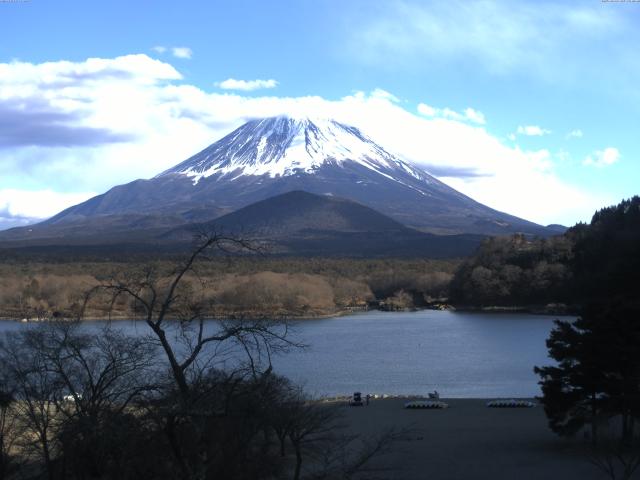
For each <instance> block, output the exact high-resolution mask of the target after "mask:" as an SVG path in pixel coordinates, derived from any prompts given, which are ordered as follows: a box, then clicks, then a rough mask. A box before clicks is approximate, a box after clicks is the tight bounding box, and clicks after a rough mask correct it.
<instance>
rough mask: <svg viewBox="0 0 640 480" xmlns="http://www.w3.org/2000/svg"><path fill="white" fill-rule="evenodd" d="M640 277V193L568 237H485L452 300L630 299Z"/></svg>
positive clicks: (576, 302) (575, 302)
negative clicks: (486, 238)
mask: <svg viewBox="0 0 640 480" xmlns="http://www.w3.org/2000/svg"><path fill="white" fill-rule="evenodd" d="M639 279H640V197H637V196H636V197H633V198H631V199H629V200H624V201H623V202H621V203H620V204H618V205H616V206H612V207H608V208H604V209H602V210H600V211H598V212H596V213H595V215H594V216H593V218H592V220H591V223H589V224H584V223H579V224H577V225H576V226H574V227H572V228H570V229H569V230H568V231H567V232H566V233H565V234H564V235H561V236H557V237H552V238H547V239H531V238H527V237H524V236H522V235H515V236H512V237H497V238H490V239H488V240H486V241H485V242H484V243H483V244H482V245H481V247H480V248H479V249H478V251H477V252H476V254H475V255H474V256H473V257H471V258H469V259H467V260H466V261H465V262H463V263H462V265H461V266H460V268H459V269H458V271H457V272H456V274H455V276H454V278H453V280H452V282H451V286H450V297H451V301H452V302H454V303H456V304H459V305H467V306H494V305H495V306H529V305H547V304H565V305H567V306H569V308H570V309H571V307H573V308H574V309H575V308H576V307H578V306H580V305H583V304H585V303H586V301H594V300H597V299H598V298H600V299H608V300H615V298H617V297H620V298H631V297H633V295H630V292H631V291H632V290H633V289H634V288H637V285H638V280H639Z"/></svg>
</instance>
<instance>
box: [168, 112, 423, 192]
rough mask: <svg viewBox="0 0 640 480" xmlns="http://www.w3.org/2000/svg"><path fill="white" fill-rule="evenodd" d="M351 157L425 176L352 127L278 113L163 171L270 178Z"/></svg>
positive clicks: (364, 163) (372, 165)
mask: <svg viewBox="0 0 640 480" xmlns="http://www.w3.org/2000/svg"><path fill="white" fill-rule="evenodd" d="M344 162H355V163H357V164H360V165H362V166H363V167H366V168H368V169H370V170H372V171H374V172H376V173H378V174H381V175H386V173H385V171H389V170H394V169H401V170H403V171H404V172H406V173H408V174H410V175H411V176H413V177H415V178H418V179H422V180H424V181H427V182H428V181H429V178H428V176H425V175H424V172H422V171H420V170H418V169H416V168H414V167H412V166H410V165H409V164H407V163H405V162H403V161H402V160H400V159H399V158H397V157H395V156H394V155H392V154H390V153H389V152H387V151H386V150H385V149H384V148H382V147H381V146H380V145H378V144H376V143H375V142H374V141H373V140H371V139H370V138H369V137H367V136H366V135H364V134H363V133H362V132H361V131H360V130H358V129H357V128H355V127H352V126H349V125H345V124H343V123H340V122H337V121H336V120H332V119H327V118H311V117H292V116H279V117H271V118H264V119H257V120H251V121H249V122H248V123H246V124H244V125H242V126H241V127H240V128H238V129H236V130H235V131H233V132H232V133H230V134H229V135H227V136H226V137H224V138H222V139H221V140H219V141H217V142H216V143H214V144H213V145H211V146H209V147H207V148H206V149H204V150H203V151H201V152H200V153H198V154H196V155H194V156H193V157H191V158H189V159H187V160H185V161H184V162H182V163H180V164H178V165H176V166H175V167H173V168H171V169H169V170H167V171H165V172H163V173H161V174H160V175H159V176H163V175H168V174H173V173H179V174H183V175H187V176H189V177H191V178H192V179H193V182H194V184H195V183H198V182H199V181H200V180H201V179H202V178H207V177H210V176H212V175H223V176H227V177H229V178H238V177H239V176H242V175H254V176H260V175H267V176H269V177H271V178H274V177H283V176H288V175H295V174H297V173H314V172H316V171H317V170H318V169H319V168H320V167H321V166H322V165H325V164H333V165H340V164H343V163H344Z"/></svg>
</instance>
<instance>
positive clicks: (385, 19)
mask: <svg viewBox="0 0 640 480" xmlns="http://www.w3.org/2000/svg"><path fill="white" fill-rule="evenodd" d="M357 15H358V28H357V29H349V30H348V31H346V32H345V34H346V35H347V37H348V41H347V42H346V48H345V46H344V45H341V47H342V49H343V50H344V51H346V53H347V54H348V55H349V58H350V59H351V60H352V61H359V62H366V63H369V64H376V65H382V66H383V67H385V68H389V67H390V66H392V67H396V66H398V65H400V66H402V67H408V68H412V67H415V66H419V65H420V66H422V65H425V64H429V65H430V66H431V67H432V68H437V67H438V66H439V65H438V63H444V62H447V63H453V64H458V65H464V67H469V66H470V65H471V66H472V67H473V68H474V69H476V68H479V69H482V70H486V71H488V72H490V73H491V74H496V75H505V74H511V73H518V74H520V73H522V72H526V73H527V74H530V75H532V76H535V77H537V78H543V79H545V80H553V81H563V82H577V81H584V75H585V74H588V75H593V76H602V75H605V76H607V77H609V76H611V72H615V74H616V76H622V77H626V78H637V72H638V67H637V65H636V64H635V63H634V62H630V61H629V59H630V58H632V57H631V55H632V48H633V47H632V45H635V44H637V41H636V40H637V39H638V36H637V33H636V32H635V30H636V29H635V26H634V24H633V22H632V21H631V20H630V18H628V17H625V13H624V11H623V10H621V9H615V8H602V5H600V4H596V3H591V2H582V3H581V2H552V1H539V2H509V1H504V0H483V1H474V2H470V1H467V0H449V1H446V2H424V1H418V0H403V1H398V2H378V3H376V4H375V6H373V7H372V8H371V9H370V12H369V14H368V15H367V14H363V13H361V11H360V10H358V13H357ZM621 40H622V41H621ZM603 44H609V45H611V48H606V49H603V48H602V45H603ZM577 52H589V54H588V55H581V54H578V53H577ZM601 52H604V53H601ZM594 58H597V59H598V61H596V60H594ZM603 63H606V64H607V65H610V68H606V69H603V68H602V67H601V65H602V64H603ZM621 72H626V73H621ZM632 72H633V73H634V74H633V75H632V74H631V73H632Z"/></svg>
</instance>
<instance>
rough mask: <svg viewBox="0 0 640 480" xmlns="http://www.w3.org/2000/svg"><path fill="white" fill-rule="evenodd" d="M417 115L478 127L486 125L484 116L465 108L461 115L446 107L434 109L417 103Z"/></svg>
mask: <svg viewBox="0 0 640 480" xmlns="http://www.w3.org/2000/svg"><path fill="white" fill-rule="evenodd" d="M418 113H419V114H421V115H424V116H425V117H441V118H449V119H451V120H456V121H469V122H473V123H477V124H480V125H484V124H485V123H486V119H485V118H484V114H483V113H482V112H480V111H478V110H474V109H473V108H465V109H464V111H463V112H462V113H459V112H456V111H455V110H452V109H450V108H447V107H445V108H436V107H432V106H431V105H427V104H426V103H419V104H418Z"/></svg>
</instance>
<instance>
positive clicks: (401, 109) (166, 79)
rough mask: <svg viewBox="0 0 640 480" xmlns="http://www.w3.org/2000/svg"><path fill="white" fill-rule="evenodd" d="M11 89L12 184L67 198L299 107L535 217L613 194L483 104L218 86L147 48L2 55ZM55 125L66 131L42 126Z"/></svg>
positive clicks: (149, 170) (1, 72)
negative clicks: (585, 184)
mask: <svg viewBox="0 0 640 480" xmlns="http://www.w3.org/2000/svg"><path fill="white" fill-rule="evenodd" d="M256 81H258V82H267V84H269V85H270V83H268V82H272V81H271V80H253V82H256ZM236 82H243V81H242V80H236ZM244 82H249V84H250V82H252V81H244ZM273 82H275V81H273ZM241 85H243V84H241ZM236 87H237V86H236ZM0 88H1V90H2V96H0V123H1V122H2V118H4V119H5V120H4V122H5V123H6V122H7V115H12V118H14V119H15V120H16V121H15V124H14V125H12V126H11V129H10V130H5V131H4V132H2V133H0V149H2V154H3V162H2V163H0V194H2V192H5V193H6V192H8V191H9V189H14V190H15V189H16V186H18V189H20V190H21V191H23V192H25V193H28V192H36V191H43V190H46V189H51V190H53V191H56V192H58V194H59V195H62V196H64V195H85V194H86V193H85V192H101V191H105V190H107V189H108V188H109V187H111V186H113V185H116V184H121V183H125V182H128V181H130V180H133V179H135V178H149V177H152V176H154V175H156V174H157V173H158V172H160V171H163V170H165V169H166V168H169V167H170V166H171V165H172V164H173V163H174V162H175V159H176V158H186V157H187V156H188V155H190V154H191V153H192V152H193V151H196V150H198V149H201V148H204V147H205V146H206V145H209V144H210V143H211V142H212V141H214V140H216V139H218V138H221V137H222V136H224V135H225V134H227V133H228V132H229V131H231V130H232V129H233V128H236V127H238V126H240V125H241V124H243V123H244V122H245V121H247V120H249V119H252V118H256V117H269V116H275V115H280V114H289V115H296V114H298V115H313V116H325V117H331V118H336V119H337V120H340V121H344V122H345V123H347V124H352V125H356V126H357V127H359V128H360V129H362V130H363V131H364V132H366V133H367V134H368V135H370V136H372V137H373V138H376V139H378V140H379V142H380V143H381V144H382V145H383V146H384V147H385V148H386V149H387V150H389V151H391V152H393V153H396V154H398V155H399V156H401V157H402V158H404V159H406V160H408V161H411V162H414V163H416V164H418V165H421V166H423V167H424V168H425V169H427V171H431V172H432V173H434V174H436V175H438V176H440V177H441V178H442V179H443V180H444V181H445V182H447V183H450V184H451V185H452V186H453V187H454V188H456V189H458V190H460V191H462V192H463V193H465V194H468V195H470V196H472V197H473V198H475V199H477V200H478V201H481V202H483V203H485V204H488V205H489V206H491V207H494V208H497V209H500V210H503V211H507V212H509V213H513V214H516V215H518V216H521V217H524V218H528V219H531V220H534V221H538V222H541V223H552V222H562V221H564V219H565V218H566V217H567V216H573V217H575V216H576V215H581V216H584V215H588V214H590V212H591V211H593V210H594V209H595V207H598V206H600V205H601V204H603V203H605V202H604V201H603V200H602V199H599V198H593V197H590V196H587V195H586V193H584V192H582V191H581V190H579V189H577V188H575V187H573V186H571V185H568V184H566V183H565V182H563V181H562V180H560V179H559V178H558V176H557V175H556V174H555V173H554V168H553V165H554V156H553V154H552V153H551V152H549V151H546V150H523V149H521V148H520V147H519V146H513V147H512V146H508V145H506V144H504V143H503V142H502V140H500V138H499V137H498V136H496V135H494V134H492V132H491V125H490V123H489V124H483V122H486V119H485V118H484V115H482V113H481V112H479V111H477V110H475V109H472V108H468V109H467V110H465V111H463V112H462V113H459V112H454V113H456V114H457V115H460V116H461V117H458V116H456V115H449V114H445V113H443V114H442V115H440V116H430V117H425V116H424V115H416V114H414V113H411V112H410V111H409V110H407V109H406V108H405V106H406V105H405V104H403V103H402V102H400V101H399V100H398V98H396V97H395V96H394V95H393V93H390V92H386V91H384V90H381V89H375V90H373V91H372V92H370V93H366V92H355V93H352V94H350V95H346V96H344V97H342V98H339V99H337V100H327V99H324V98H322V97H318V96H303V97H276V96H252V97H249V96H243V95H239V94H231V93H215V92H214V93H211V92H207V91H205V90H203V89H201V88H198V87H196V86H194V85H190V84H188V83H186V82H185V81H184V79H183V77H182V75H181V74H180V73H179V72H178V71H177V70H176V69H175V68H174V67H173V66H172V65H170V64H169V63H166V62H163V61H160V60H157V59H153V58H151V57H149V56H147V55H142V54H138V55H126V56H122V57H116V58H112V59H99V58H91V59H87V60H85V61H81V62H69V61H59V62H46V63H41V64H32V63H24V62H12V63H5V64H0ZM424 105H427V104H426V103H425V104H424ZM430 108H434V109H440V110H442V112H445V111H447V109H445V108H443V107H430ZM414 109H415V107H413V108H412V109H411V110H414ZM414 111H415V110H414ZM2 112H5V116H4V117H2V115H3V113H2ZM452 112H453V111H452ZM462 117H464V118H462ZM44 124H46V125H48V126H50V128H51V129H53V130H52V132H54V133H57V135H53V134H52V133H51V132H49V133H47V132H42V131H41V130H43V129H42V128H40V127H41V126H42V125H44ZM45 130H46V129H45ZM7 132H9V133H7ZM3 133H4V135H3ZM524 179H526V181H524ZM543 190H544V191H546V192H547V193H546V194H545V195H544V196H541V195H540V192H541V191H543ZM69 198H70V199H71V197H69ZM71 203H73V202H72V201H71V200H70V201H69V204H71ZM551 212H553V214H551ZM37 216H46V213H45V212H44V211H41V212H39V213H38V214H37Z"/></svg>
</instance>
